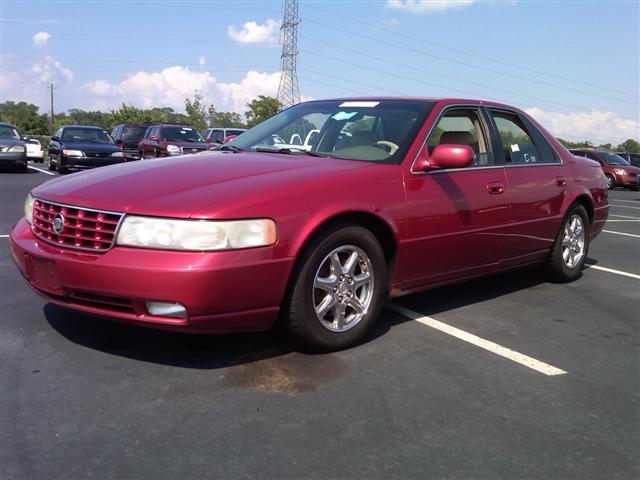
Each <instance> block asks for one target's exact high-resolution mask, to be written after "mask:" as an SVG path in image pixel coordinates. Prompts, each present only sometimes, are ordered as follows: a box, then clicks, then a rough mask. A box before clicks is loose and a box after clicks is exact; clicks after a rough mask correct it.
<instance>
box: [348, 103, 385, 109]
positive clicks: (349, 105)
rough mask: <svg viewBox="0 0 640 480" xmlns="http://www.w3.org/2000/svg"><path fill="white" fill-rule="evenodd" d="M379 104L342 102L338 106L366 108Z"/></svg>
mask: <svg viewBox="0 0 640 480" xmlns="http://www.w3.org/2000/svg"><path fill="white" fill-rule="evenodd" d="M379 104H380V102H342V103H341V104H340V105H338V106H339V107H340V108H344V107H367V108H373V107H377V106H378V105H379Z"/></svg>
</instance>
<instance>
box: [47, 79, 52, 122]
mask: <svg viewBox="0 0 640 480" xmlns="http://www.w3.org/2000/svg"><path fill="white" fill-rule="evenodd" d="M47 88H49V89H50V90H51V104H50V105H51V115H50V117H49V135H53V83H52V84H50V85H49V87H47Z"/></svg>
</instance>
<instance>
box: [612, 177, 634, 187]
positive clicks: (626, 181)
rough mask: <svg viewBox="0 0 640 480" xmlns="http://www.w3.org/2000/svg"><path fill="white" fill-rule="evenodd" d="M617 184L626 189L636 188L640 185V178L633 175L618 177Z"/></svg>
mask: <svg viewBox="0 0 640 480" xmlns="http://www.w3.org/2000/svg"><path fill="white" fill-rule="evenodd" d="M616 184H617V185H621V186H624V187H635V186H637V185H638V176H637V175H636V174H633V175H617V178H616Z"/></svg>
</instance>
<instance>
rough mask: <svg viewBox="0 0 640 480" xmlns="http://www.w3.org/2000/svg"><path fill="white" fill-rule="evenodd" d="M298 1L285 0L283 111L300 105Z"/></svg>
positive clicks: (280, 88) (281, 90) (281, 97)
mask: <svg viewBox="0 0 640 480" xmlns="http://www.w3.org/2000/svg"><path fill="white" fill-rule="evenodd" d="M299 23H300V17H299V16H298V0H284V17H283V19H282V27H281V30H282V56H281V61H280V67H281V70H282V74H281V76H280V85H279V86H278V100H279V101H280V104H281V105H282V109H285V108H289V107H290V106H292V105H295V104H296V103H300V90H299V88H298V72H297V66H298V24H299Z"/></svg>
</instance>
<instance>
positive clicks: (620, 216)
mask: <svg viewBox="0 0 640 480" xmlns="http://www.w3.org/2000/svg"><path fill="white" fill-rule="evenodd" d="M609 216H610V217H618V218H633V219H637V220H640V218H638V217H630V216H629V215H614V214H613V213H610V214H609Z"/></svg>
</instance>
